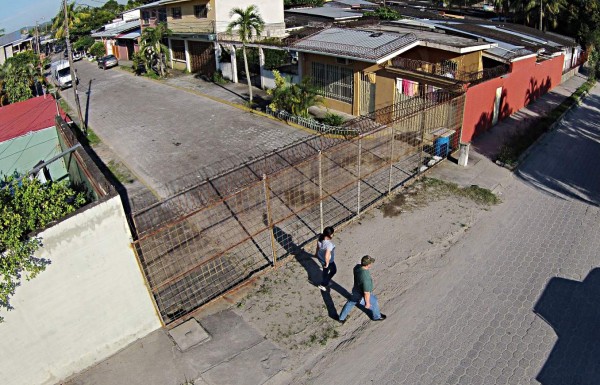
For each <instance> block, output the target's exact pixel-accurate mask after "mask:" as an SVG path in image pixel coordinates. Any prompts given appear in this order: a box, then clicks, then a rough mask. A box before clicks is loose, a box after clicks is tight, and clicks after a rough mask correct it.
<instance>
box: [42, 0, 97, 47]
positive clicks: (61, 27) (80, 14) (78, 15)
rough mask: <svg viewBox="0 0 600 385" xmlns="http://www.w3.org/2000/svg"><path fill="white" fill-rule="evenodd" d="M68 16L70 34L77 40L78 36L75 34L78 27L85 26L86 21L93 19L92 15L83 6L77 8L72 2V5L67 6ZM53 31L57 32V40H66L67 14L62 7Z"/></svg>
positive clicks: (55, 18) (54, 22) (55, 35)
mask: <svg viewBox="0 0 600 385" xmlns="http://www.w3.org/2000/svg"><path fill="white" fill-rule="evenodd" d="M67 14H68V19H67V22H68V24H69V32H70V34H71V38H72V39H73V40H75V37H76V36H77V34H76V33H75V29H76V27H77V26H79V25H81V24H83V23H84V22H85V21H86V20H89V19H90V17H91V13H90V12H89V10H87V9H86V8H84V7H82V6H76V5H75V2H72V3H70V4H67ZM52 29H53V30H54V31H56V32H55V33H54V38H55V39H58V40H62V39H64V38H65V13H64V11H63V9H62V7H61V9H60V10H59V11H58V13H57V14H56V17H54V21H53V23H52Z"/></svg>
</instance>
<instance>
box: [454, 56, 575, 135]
mask: <svg viewBox="0 0 600 385" xmlns="http://www.w3.org/2000/svg"><path fill="white" fill-rule="evenodd" d="M563 61H564V56H563V55H560V56H557V57H554V58H552V59H549V60H545V61H543V62H540V63H536V58H535V57H532V58H527V59H523V60H519V61H516V62H513V63H512V64H511V68H510V72H509V73H508V74H507V75H505V76H504V77H499V78H495V79H492V80H488V81H486V82H483V83H480V84H477V85H474V86H471V87H469V88H468V89H467V96H466V100H465V115H464V120H463V130H462V137H461V140H462V141H463V142H465V143H466V142H470V141H471V140H472V139H473V137H474V136H477V135H479V134H481V133H482V132H485V131H486V130H487V129H488V128H490V127H491V125H492V116H493V113H494V101H495V99H496V89H497V88H498V87H502V98H501V101H500V113H499V120H502V119H504V118H506V117H508V116H510V115H512V114H513V113H515V112H517V111H518V110H520V109H521V108H523V107H525V106H526V105H528V104H529V103H531V102H532V101H534V100H536V99H537V98H538V97H540V96H541V95H543V94H545V93H546V92H548V91H550V90H551V89H552V88H554V87H556V86H557V85H559V84H560V80H561V76H562V68H563Z"/></svg>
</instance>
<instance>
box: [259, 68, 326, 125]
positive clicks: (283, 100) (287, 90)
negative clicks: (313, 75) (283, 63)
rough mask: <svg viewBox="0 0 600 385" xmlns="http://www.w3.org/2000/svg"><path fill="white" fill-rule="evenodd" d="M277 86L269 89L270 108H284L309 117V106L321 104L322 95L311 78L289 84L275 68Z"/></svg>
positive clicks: (292, 112)
mask: <svg viewBox="0 0 600 385" xmlns="http://www.w3.org/2000/svg"><path fill="white" fill-rule="evenodd" d="M273 75H274V76H275V88H273V89H270V90H267V94H268V95H269V96H271V104H269V108H271V109H272V110H284V111H287V112H289V113H291V114H294V115H297V116H302V117H308V108H309V107H311V106H314V105H316V104H319V103H320V102H321V100H322V97H321V96H320V95H319V90H318V89H317V88H316V87H315V86H314V85H313V84H312V81H311V79H310V78H304V79H302V82H301V83H300V84H287V82H286V80H285V78H284V77H283V76H281V74H280V73H279V71H277V70H274V71H273Z"/></svg>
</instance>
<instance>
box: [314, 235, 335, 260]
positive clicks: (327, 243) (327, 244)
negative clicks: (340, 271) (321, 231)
mask: <svg viewBox="0 0 600 385" xmlns="http://www.w3.org/2000/svg"><path fill="white" fill-rule="evenodd" d="M317 246H319V251H318V252H317V258H319V261H321V263H322V264H323V265H325V252H326V251H327V250H329V252H330V253H331V258H330V259H329V263H332V262H333V260H334V257H335V245H334V244H333V242H331V240H329V239H325V240H324V241H322V242H321V241H318V242H317Z"/></svg>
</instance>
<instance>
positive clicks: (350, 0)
mask: <svg viewBox="0 0 600 385" xmlns="http://www.w3.org/2000/svg"><path fill="white" fill-rule="evenodd" d="M338 5H341V6H347V7H356V8H358V7H369V8H372V7H376V6H377V4H375V3H372V2H370V1H365V0H332V1H330V2H327V3H325V4H324V6H325V7H335V6H338Z"/></svg>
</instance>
